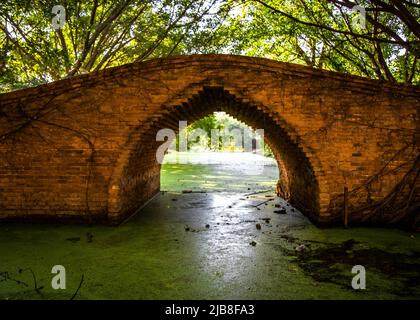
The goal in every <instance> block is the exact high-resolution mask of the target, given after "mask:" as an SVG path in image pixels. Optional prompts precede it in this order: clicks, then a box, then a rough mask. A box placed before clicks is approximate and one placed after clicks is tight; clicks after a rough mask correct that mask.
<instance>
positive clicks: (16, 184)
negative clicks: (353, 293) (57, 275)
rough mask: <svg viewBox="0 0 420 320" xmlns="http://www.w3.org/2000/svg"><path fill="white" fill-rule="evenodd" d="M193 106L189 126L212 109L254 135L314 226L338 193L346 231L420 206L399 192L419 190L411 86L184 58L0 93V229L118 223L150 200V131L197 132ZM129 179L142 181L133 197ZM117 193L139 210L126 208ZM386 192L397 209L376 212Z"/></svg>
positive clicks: (256, 63) (154, 175)
mask: <svg viewBox="0 0 420 320" xmlns="http://www.w3.org/2000/svg"><path fill="white" fill-rule="evenodd" d="M217 95H219V96H217ZM218 99H219V100H218ZM206 101H207V103H208V105H206V104H205V102H206ZM212 102H213V103H212ZM218 103H219V105H218ZM229 103H232V104H233V105H234V106H231V105H230V104H229ZM189 106H190V107H191V106H196V107H195V108H194V109H192V108H190V109H188V108H189ZM200 106H202V108H203V110H202V112H203V115H204V114H205V113H208V112H211V111H214V110H217V109H218V108H219V107H220V108H224V109H225V110H227V111H228V113H231V114H232V115H233V116H235V117H236V118H239V120H243V121H244V122H246V123H248V124H250V125H253V126H256V127H264V126H265V128H263V129H265V131H266V133H268V136H267V135H266V136H267V140H268V143H269V144H270V145H271V146H272V148H273V149H274V151H275V152H276V156H277V159H278V162H279V167H280V169H281V170H282V171H283V178H284V177H288V179H289V180H288V181H287V179H285V180H284V181H280V183H279V189H281V193H282V194H283V195H285V196H286V197H289V198H290V200H291V201H292V202H293V203H294V204H295V205H296V206H297V207H299V208H301V209H303V211H305V212H306V213H307V215H309V216H310V217H312V218H313V220H314V221H317V222H319V223H321V224H328V225H330V224H332V223H335V222H336V221H337V220H340V219H341V218H342V215H343V211H344V197H343V190H344V189H345V188H347V189H348V190H349V197H348V201H347V207H348V212H350V221H354V222H364V221H366V219H369V218H370V217H371V215H372V214H375V212H374V210H373V209H372V208H374V206H373V205H374V204H376V203H378V201H382V200H384V199H385V200H386V209H387V210H385V211H386V212H385V213H384V216H379V217H378V220H377V221H381V219H382V221H398V219H400V217H399V215H398V213H397V212H398V208H401V206H404V205H405V204H406V203H407V201H408V202H411V203H419V201H420V195H419V192H417V191H418V190H419V189H418V188H417V189H413V188H410V187H409V186H410V185H416V186H417V184H418V183H419V179H417V180H416V177H415V175H414V177H412V176H413V174H412V173H413V172H414V173H415V172H416V171H415V169H416V168H414V169H413V167H415V166H416V165H418V160H416V157H417V155H418V151H419V147H418V141H417V140H418V139H417V140H416V138H417V137H418V130H419V128H418V126H419V118H420V116H419V112H420V108H419V106H420V88H419V87H414V86H403V85H396V84H392V83H388V82H384V81H376V80H370V79H365V78H361V77H355V76H349V75H344V74H340V73H336V72H328V71H325V70H317V69H313V68H309V67H304V66H300V65H294V64H289V63H282V62H278V61H272V60H268V59H261V58H251V57H242V56H230V55H191V56H173V57H169V58H165V59H154V60H150V61H146V62H139V63H133V64H127V65H124V66H120V67H115V68H110V69H106V70H103V71H99V72H93V73H90V74H86V75H82V76H78V77H73V78H69V79H64V80H61V81H57V82H53V83H50V84H46V85H42V86H38V87H35V88H30V89H25V90H19V91H15V92H10V93H6V94H0V219H2V220H4V219H5V220H8V219H9V220H16V219H18V220H22V219H23V220H26V219H32V220H37V221H38V220H40V219H43V218H45V219H48V220H60V221H62V220H66V219H69V220H71V221H93V220H98V221H105V222H106V221H108V220H111V221H112V222H118V220H119V219H122V218H124V216H125V215H126V214H129V213H130V212H132V211H133V210H134V209H135V207H138V206H139V205H141V203H140V202H145V201H147V199H149V198H150V197H151V196H152V195H153V193H154V192H156V191H157V188H156V187H157V186H158V185H159V184H158V176H159V170H158V169H159V168H158V167H157V166H154V165H150V164H149V165H147V162H148V161H149V160H150V159H153V157H154V149H155V147H156V145H153V143H151V141H153V140H154V135H155V133H156V131H153V130H156V128H158V127H169V124H170V123H171V122H172V123H173V122H175V123H176V122H177V120H179V119H181V120H188V121H193V120H195V119H197V117H199V116H200V114H198V113H197V112H198V111H199V110H200ZM229 108H230V109H229ZM228 109H229V110H228ZM183 110H184V112H183ZM185 110H189V111H188V112H186V111H185ZM195 113H196V114H195ZM194 114H195V115H194ZM171 119H172V120H171ZM264 119H265V121H266V122H265V123H264ZM152 126H154V128H152ZM149 129H153V130H149ZM146 134H149V135H150V137H148V138H147V137H146V136H145V135H146ZM152 138H153V139H152ZM141 147H143V148H144V150H146V149H148V150H149V151H148V152H149V153H148V154H146V153H145V152H144V150H143V149H141ZM140 151H141V152H140ZM152 154H153V157H152ZM142 157H143V158H144V161H143V162H142V163H140V162H139V163H136V162H135V161H136V159H141V158H142ZM148 159H149V160H148ZM293 159H294V160H293ZM296 160H299V161H296ZM297 163H299V165H300V164H303V167H304V168H307V170H306V169H305V170H303V169H302V168H299V166H298V165H297ZM142 165H143V170H141V169H142V167H141V166H142ZM149 169H150V170H149ZM130 170H131V171H130ZM135 170H137V171H136V172H137V173H138V172H141V174H139V175H137V176H136V174H135V173H134V172H135ZM407 175H409V176H408V177H407ZM121 178H123V179H122V180H121ZM142 180H143V181H144V182H146V181H149V182H150V183H149V184H144V185H143V186H144V189H141V186H142V184H141V181H142ZM401 182H404V183H405V184H404V185H403V186H402V185H401ZM406 182H408V184H407V183H406ZM122 186H124V187H125V188H132V190H137V191H138V193H137V194H144V195H145V197H144V198H143V199H141V201H140V200H135V201H134V200H133V203H132V204H131V205H128V204H129V203H130V201H128V200H127V199H129V196H128V195H129V194H130V192H126V193H125V195H124V193H121V187H122ZM147 186H151V187H150V188H148V187H147ZM153 186H154V187H153ZM136 188H137V189H136ZM299 189H302V190H306V191H305V192H306V194H307V195H309V199H308V198H304V197H303V194H304V193H305V192H302V190H301V191H299ZM296 190H297V191H298V192H296ZM393 190H399V194H398V197H394V198H392V199H391V200H392V201H388V200H389V198H387V196H388V195H389V194H390V192H392V191H393ZM412 190H414V191H415V190H417V191H416V192H412ZM125 191H127V190H125ZM131 194H136V192H132V193H131ZM124 197H126V198H127V199H126V200H124ZM391 203H392V205H391ZM394 209H395V210H394ZM394 215H395V217H394ZM416 221H418V220H416Z"/></svg>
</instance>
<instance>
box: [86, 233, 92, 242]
mask: <svg viewBox="0 0 420 320" xmlns="http://www.w3.org/2000/svg"><path fill="white" fill-rule="evenodd" d="M86 240H87V242H88V243H91V242H93V234H91V233H90V232H86Z"/></svg>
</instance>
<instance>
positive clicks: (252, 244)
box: [249, 241, 257, 247]
mask: <svg viewBox="0 0 420 320" xmlns="http://www.w3.org/2000/svg"><path fill="white" fill-rule="evenodd" d="M249 244H250V245H251V246H253V247H255V246H256V245H257V243H256V242H255V241H251V242H250V243H249Z"/></svg>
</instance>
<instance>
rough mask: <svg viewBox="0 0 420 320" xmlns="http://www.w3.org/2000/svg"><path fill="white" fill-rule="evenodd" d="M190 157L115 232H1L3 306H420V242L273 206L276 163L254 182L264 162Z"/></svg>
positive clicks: (65, 228)
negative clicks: (56, 302)
mask: <svg viewBox="0 0 420 320" xmlns="http://www.w3.org/2000/svg"><path fill="white" fill-rule="evenodd" d="M185 157H186V155H182V154H171V155H168V156H167V158H166V163H165V164H164V165H163V166H162V172H161V174H162V176H161V188H162V190H164V192H161V193H160V194H159V195H158V196H156V197H155V198H154V199H153V200H152V201H151V202H150V203H149V204H148V205H147V206H146V207H145V208H143V209H142V210H141V211H140V212H138V213H137V214H136V215H135V216H133V217H132V218H131V219H129V220H128V221H126V222H125V223H124V224H122V225H120V226H118V227H109V226H101V225H95V226H92V227H88V226H80V225H46V224H43V225H34V224H1V225H0V299H71V298H74V299H406V298H409V299H420V235H418V234H412V233H409V232H405V231H401V230H394V229H382V228H349V229H344V228H333V229H319V228H317V227H315V226H314V225H312V224H311V223H310V222H309V221H308V220H307V219H306V218H305V217H304V216H303V215H302V214H301V213H299V212H298V210H296V209H294V208H292V207H291V206H290V205H288V204H287V203H286V202H285V201H284V200H282V199H279V198H277V197H275V195H274V192H273V191H274V186H275V183H276V181H277V177H278V170H277V167H276V165H275V162H273V161H272V160H270V159H267V158H266V159H264V161H265V162H264V164H265V165H264V168H263V169H262V171H261V172H259V173H258V172H257V171H255V173H258V174H249V173H250V172H249V171H250V168H251V167H252V165H253V163H255V160H258V161H260V160H261V159H260V158H258V157H259V156H255V155H247V154H245V155H243V154H242V155H241V154H235V155H234V157H232V156H231V155H226V154H218V155H215V156H210V160H209V158H206V159H207V160H208V161H207V163H206V164H200V161H199V160H200V157H202V156H200V155H190V156H188V161H187V164H185V162H186V161H179V160H180V159H182V160H185ZM177 160H178V161H177ZM179 162H182V163H179ZM183 191H184V192H183ZM281 208H285V209H286V214H283V213H280V214H279V213H276V212H275V211H277V212H278V211H279V210H280V209H281ZM54 265H62V266H64V267H65V270H66V289H64V290H62V289H58V290H54V289H53V288H52V286H51V280H52V278H53V276H54V274H52V273H51V269H52V267H53V266H54ZM355 265H362V266H364V267H365V270H366V289H365V290H355V289H353V288H352V286H351V282H352V278H353V277H354V276H355V274H353V273H352V272H351V271H352V268H353V266H355ZM35 282H36V285H35Z"/></svg>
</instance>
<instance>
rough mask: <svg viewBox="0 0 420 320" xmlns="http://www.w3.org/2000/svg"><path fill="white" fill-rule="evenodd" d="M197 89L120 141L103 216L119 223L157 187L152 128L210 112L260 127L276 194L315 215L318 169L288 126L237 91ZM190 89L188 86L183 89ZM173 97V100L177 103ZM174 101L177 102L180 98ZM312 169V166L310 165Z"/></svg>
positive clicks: (168, 104)
mask: <svg viewBox="0 0 420 320" xmlns="http://www.w3.org/2000/svg"><path fill="white" fill-rule="evenodd" d="M195 87H196V91H195V93H194V94H192V95H191V96H189V97H186V98H184V101H183V102H181V103H178V104H174V103H173V102H172V101H171V102H166V103H165V105H164V106H162V108H161V112H160V113H158V114H155V115H154V116H153V117H150V118H149V119H146V121H145V122H146V123H148V125H144V124H142V125H141V126H139V127H138V128H135V129H134V130H133V133H132V135H130V137H129V138H128V141H127V143H126V144H125V148H124V151H123V152H122V153H121V155H120V157H119V159H118V161H117V163H116V166H115V169H114V172H113V175H112V178H111V180H110V185H109V191H108V192H109V193H108V214H109V219H110V221H121V219H122V218H123V217H126V216H128V215H130V214H132V213H133V212H135V211H136V210H137V209H138V208H139V207H141V206H142V205H143V204H144V203H145V202H146V201H147V200H148V199H150V198H151V197H152V196H153V195H154V194H156V193H157V192H158V191H159V187H160V165H159V164H158V163H157V161H156V150H157V148H158V147H159V145H160V144H161V143H162V142H159V141H158V142H156V140H155V137H156V134H157V131H158V130H160V129H163V128H168V129H172V130H173V131H175V132H178V128H179V127H178V126H179V121H187V122H188V123H189V124H191V123H193V122H194V121H196V120H199V119H201V118H203V117H204V116H206V115H208V114H210V113H212V112H214V111H224V112H226V113H228V114H229V115H231V116H233V117H235V118H236V119H238V120H240V121H242V122H244V123H246V124H248V125H250V126H251V127H253V128H254V129H257V128H263V129H264V130H265V132H264V137H265V140H266V143H267V144H268V145H269V146H270V147H271V149H272V150H273V152H274V154H275V158H276V160H277V163H278V167H279V171H280V178H279V181H278V183H277V191H278V194H279V195H280V196H282V197H284V198H285V199H287V200H290V202H291V203H292V204H293V205H295V206H296V207H298V208H299V209H300V210H302V211H303V212H304V213H305V214H307V215H308V216H310V217H311V218H315V217H316V216H317V215H318V214H319V186H318V180H317V179H318V177H317V175H318V174H317V173H318V172H320V171H322V168H321V165H320V162H319V160H318V159H316V158H315V156H311V157H308V156H307V154H306V152H308V150H309V148H308V147H307V146H305V144H304V142H303V141H302V140H301V139H299V137H298V136H297V134H296V132H294V131H293V128H292V127H291V126H288V125H287V124H286V122H285V121H284V120H283V119H282V118H281V115H276V114H273V112H271V111H270V109H269V108H267V107H265V106H261V105H257V104H256V103H255V102H253V101H251V100H250V99H248V98H246V97H243V96H239V94H238V92H237V90H233V89H232V88H231V90H230V91H228V90H226V89H224V88H223V87H222V86H202V87H201V89H197V88H200V85H199V84H195ZM188 89H189V90H188V91H189V92H192V90H191V87H190V88H188ZM177 100H178V101H177ZM175 101H177V102H179V98H177V99H176V100H175ZM314 167H316V169H317V170H314V169H313V168H314Z"/></svg>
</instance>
